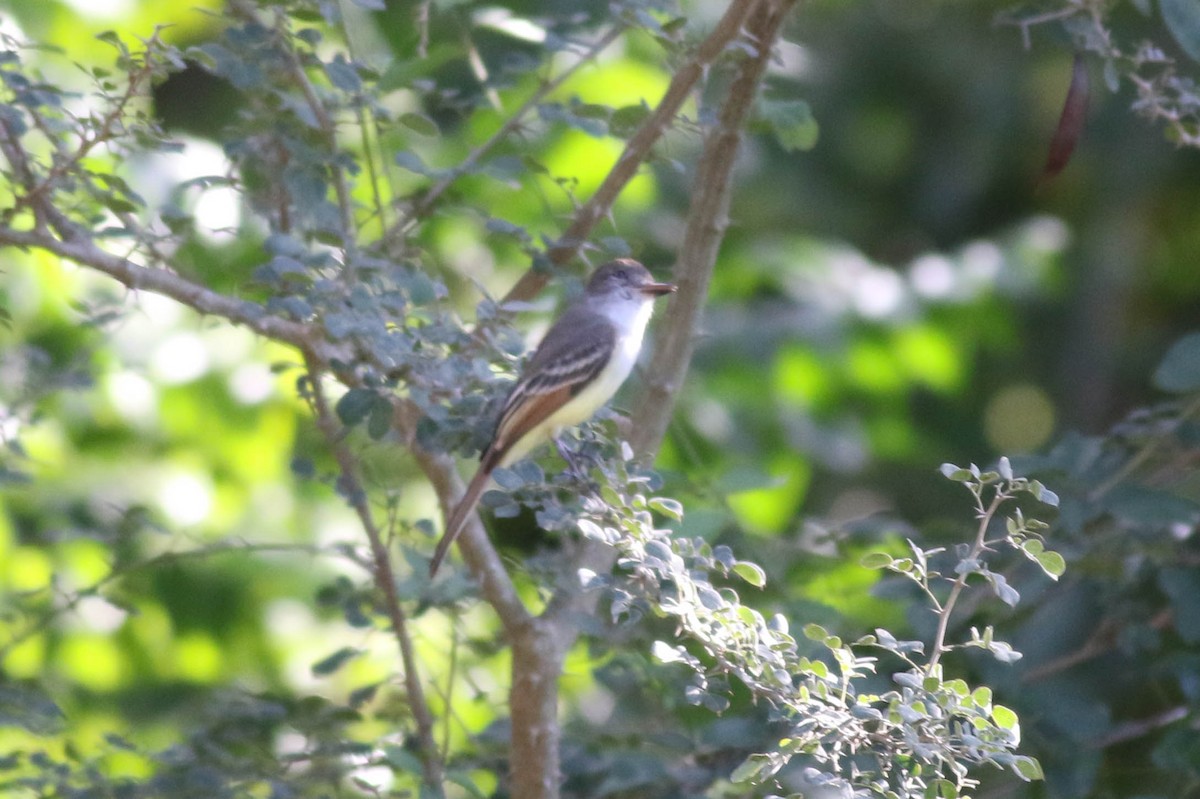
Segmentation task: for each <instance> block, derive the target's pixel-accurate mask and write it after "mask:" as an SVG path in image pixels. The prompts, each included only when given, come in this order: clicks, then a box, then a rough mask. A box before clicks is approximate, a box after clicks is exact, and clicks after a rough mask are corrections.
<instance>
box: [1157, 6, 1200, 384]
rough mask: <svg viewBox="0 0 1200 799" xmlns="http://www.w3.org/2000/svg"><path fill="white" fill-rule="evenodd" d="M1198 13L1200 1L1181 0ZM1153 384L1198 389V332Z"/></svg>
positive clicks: (1170, 355) (1172, 353)
mask: <svg viewBox="0 0 1200 799" xmlns="http://www.w3.org/2000/svg"><path fill="white" fill-rule="evenodd" d="M1182 2H1185V3H1189V4H1191V5H1192V6H1193V7H1194V8H1195V9H1196V13H1197V14H1200V2H1197V0H1182ZM1154 385H1156V386H1158V387H1159V388H1161V389H1162V390H1163V391H1169V392H1171V393H1173V394H1188V393H1190V392H1193V391H1197V390H1200V333H1189V334H1188V335H1186V336H1184V337H1183V338H1181V339H1179V340H1178V341H1176V342H1175V343H1174V344H1173V345H1171V348H1170V349H1169V350H1167V354H1166V355H1164V356H1163V359H1162V362H1161V363H1159V365H1158V368H1157V369H1155V370H1154Z"/></svg>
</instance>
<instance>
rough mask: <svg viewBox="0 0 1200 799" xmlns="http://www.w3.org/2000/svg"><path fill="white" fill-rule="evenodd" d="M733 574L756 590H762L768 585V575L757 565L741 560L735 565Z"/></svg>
mask: <svg viewBox="0 0 1200 799" xmlns="http://www.w3.org/2000/svg"><path fill="white" fill-rule="evenodd" d="M733 572H734V574H736V575H737V576H738V577H741V578H742V579H743V580H745V581H746V582H748V583H750V585H752V586H754V587H755V588H762V587H763V586H764V585H766V584H767V573H766V572H765V571H763V570H762V567H761V566H759V565H758V564H757V563H751V562H749V561H746V560H740V561H738V562H737V563H735V564H733Z"/></svg>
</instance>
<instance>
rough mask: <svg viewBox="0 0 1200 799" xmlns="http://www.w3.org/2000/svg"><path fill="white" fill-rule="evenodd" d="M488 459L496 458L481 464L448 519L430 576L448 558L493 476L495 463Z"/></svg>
mask: <svg viewBox="0 0 1200 799" xmlns="http://www.w3.org/2000/svg"><path fill="white" fill-rule="evenodd" d="M488 460H494V459H485V460H484V461H483V462H482V463H480V464H479V471H477V472H475V476H474V477H472V478H471V482H470V483H469V484H468V485H467V490H466V492H464V493H463V496H462V499H460V500H459V501H458V505H457V506H455V508H454V512H453V513H451V514H450V518H449V519H447V520H446V532H444V533H442V540H441V541H438V545H437V549H435V550H434V551H433V560H431V561H429V576H430V577H433V576H434V575H435V574H437V570H438V567H439V566H441V565H442V561H443V560H445V559H446V553H447V552H449V551H450V545H451V544H453V543H454V539H456V538H458V534H459V533H461V532H462V529H463V527H465V526H466V524H467V517H468V516H470V515H471V511H473V510H475V506H476V505H477V504H478V503H479V497H480V496H481V495H482V494H483V489H484V488H485V487H486V486H487V483H488V479H489V478H490V477H491V476H492V469H494V468H495V464H494V463H492V464H489V463H488Z"/></svg>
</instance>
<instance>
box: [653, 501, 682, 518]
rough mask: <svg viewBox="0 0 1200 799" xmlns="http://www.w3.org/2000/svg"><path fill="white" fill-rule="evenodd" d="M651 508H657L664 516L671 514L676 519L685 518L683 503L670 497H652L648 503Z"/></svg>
mask: <svg viewBox="0 0 1200 799" xmlns="http://www.w3.org/2000/svg"><path fill="white" fill-rule="evenodd" d="M646 504H647V505H649V506H650V510H656V511H658V512H659V513H661V514H662V515H664V516H670V517H671V518H672V519H675V520H676V521H678V520H680V519H682V518H683V503H681V502H680V501H679V500H677V499H671V498H670V497H651V499H650V501H649V502H647V503H646Z"/></svg>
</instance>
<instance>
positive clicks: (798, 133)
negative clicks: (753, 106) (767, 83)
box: [759, 100, 820, 152]
mask: <svg viewBox="0 0 1200 799" xmlns="http://www.w3.org/2000/svg"><path fill="white" fill-rule="evenodd" d="M759 116H760V117H761V118H762V120H763V121H764V122H766V123H767V125H768V127H769V128H770V130H771V132H772V133H774V134H775V139H776V141H778V142H779V146H780V147H782V148H783V149H785V150H787V151H789V152H796V151H798V150H811V149H812V148H813V147H815V146H816V145H817V138H818V137H819V135H820V128H819V127H818V126H817V120H816V118H815V117H814V116H813V113H812V108H810V107H809V105H808V103H806V102H804V101H803V100H764V101H763V102H762V104H761V105H760V106H759Z"/></svg>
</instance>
